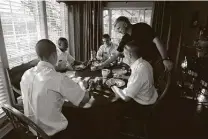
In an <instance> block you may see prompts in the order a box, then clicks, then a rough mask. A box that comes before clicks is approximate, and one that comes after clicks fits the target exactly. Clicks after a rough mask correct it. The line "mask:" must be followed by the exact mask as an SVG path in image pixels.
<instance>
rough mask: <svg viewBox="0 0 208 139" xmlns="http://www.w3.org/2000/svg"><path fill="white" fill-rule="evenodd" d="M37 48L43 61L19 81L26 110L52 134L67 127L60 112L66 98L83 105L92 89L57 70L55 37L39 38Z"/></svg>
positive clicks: (75, 103)
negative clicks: (51, 39)
mask: <svg viewBox="0 0 208 139" xmlns="http://www.w3.org/2000/svg"><path fill="white" fill-rule="evenodd" d="M36 52H37V55H38V57H39V59H40V62H39V63H38V65H37V66H35V67H33V68H31V69H29V70H27V71H26V72H25V73H24V75H23V76H22V79H21V83H20V86H21V92H22V98H23V105H24V113H25V115H26V116H27V117H28V118H30V119H31V120H32V121H34V122H35V123H36V124H37V125H38V126H40V127H41V128H42V129H43V130H44V131H45V132H46V133H47V134H48V135H49V136H53V135H55V134H56V133H58V132H60V131H62V130H64V131H66V130H65V129H66V128H67V125H68V121H67V119H66V118H65V117H64V115H63V114H62V112H61V110H62V105H63V103H64V101H65V100H68V101H70V102H71V103H72V104H73V105H75V106H80V105H81V104H84V103H86V102H88V101H89V93H88V92H86V91H85V90H84V89H81V87H80V86H79V85H78V84H76V83H75V82H74V81H72V80H71V79H70V78H68V77H66V76H64V75H63V74H61V73H58V72H56V71H55V65H56V63H57V51H56V46H55V44H54V43H53V42H52V41H50V40H47V39H43V40H40V41H39V42H38V43H37V44H36ZM82 87H84V86H82ZM62 133H64V132H62Z"/></svg>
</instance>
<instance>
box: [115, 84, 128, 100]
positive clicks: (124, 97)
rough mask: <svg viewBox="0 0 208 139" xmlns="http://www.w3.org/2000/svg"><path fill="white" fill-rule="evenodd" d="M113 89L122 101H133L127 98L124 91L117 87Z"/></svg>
mask: <svg viewBox="0 0 208 139" xmlns="http://www.w3.org/2000/svg"><path fill="white" fill-rule="evenodd" d="M111 88H112V90H113V92H114V93H116V94H117V95H118V96H119V97H120V98H121V99H122V100H124V101H126V102H127V101H129V100H130V99H131V98H130V97H129V96H126V95H125V93H124V91H123V90H121V89H119V88H118V87H117V86H112V87H111Z"/></svg>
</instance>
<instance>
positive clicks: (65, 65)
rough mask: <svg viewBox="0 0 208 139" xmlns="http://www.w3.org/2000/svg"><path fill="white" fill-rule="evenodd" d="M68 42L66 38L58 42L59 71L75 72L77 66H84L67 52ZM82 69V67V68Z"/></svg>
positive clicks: (57, 68) (61, 38)
mask: <svg viewBox="0 0 208 139" xmlns="http://www.w3.org/2000/svg"><path fill="white" fill-rule="evenodd" d="M67 49H68V41H67V39H66V38H63V37H60V38H59V40H58V48H57V51H58V62H57V67H56V70H57V71H60V70H61V71H62V70H74V69H75V66H76V65H80V66H81V65H82V64H83V63H82V62H80V61H76V60H75V59H74V58H73V57H72V56H71V55H70V54H69V52H68V51H67ZM81 67H82V66H81Z"/></svg>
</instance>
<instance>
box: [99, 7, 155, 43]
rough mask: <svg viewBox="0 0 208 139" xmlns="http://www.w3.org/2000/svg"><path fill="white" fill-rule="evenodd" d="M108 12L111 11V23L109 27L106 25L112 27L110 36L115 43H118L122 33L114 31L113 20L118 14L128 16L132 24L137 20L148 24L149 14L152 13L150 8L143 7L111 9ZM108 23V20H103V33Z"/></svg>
mask: <svg viewBox="0 0 208 139" xmlns="http://www.w3.org/2000/svg"><path fill="white" fill-rule="evenodd" d="M106 11H107V10H106ZM104 12H105V10H104ZM109 12H112V13H111V14H112V16H111V19H110V20H111V25H110V26H111V27H109V26H108V28H112V30H111V38H112V41H113V42H114V43H116V44H118V43H119V42H120V40H121V38H122V34H119V33H117V32H115V30H114V28H113V27H114V23H115V20H116V19H117V18H118V17H119V16H126V17H127V18H129V20H130V22H131V23H132V24H135V23H138V22H146V23H147V24H150V21H151V14H152V10H151V9H148V10H145V9H112V10H110V11H109ZM108 14H110V13H108ZM103 15H105V14H103ZM103 18H104V17H103ZM108 23H109V21H108V20H104V33H105V30H107V27H106V28H105V26H106V24H108ZM109 34H110V33H109Z"/></svg>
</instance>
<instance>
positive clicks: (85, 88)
mask: <svg viewBox="0 0 208 139" xmlns="http://www.w3.org/2000/svg"><path fill="white" fill-rule="evenodd" d="M79 86H80V87H81V88H82V89H83V90H87V88H88V83H87V81H85V80H82V81H79Z"/></svg>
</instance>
